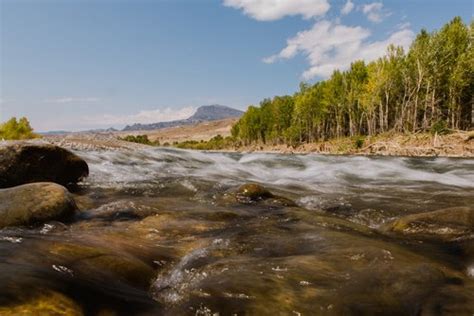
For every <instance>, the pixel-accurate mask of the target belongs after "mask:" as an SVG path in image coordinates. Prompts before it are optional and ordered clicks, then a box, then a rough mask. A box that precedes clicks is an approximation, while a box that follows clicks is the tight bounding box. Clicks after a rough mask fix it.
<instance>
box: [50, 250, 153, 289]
mask: <svg viewBox="0 0 474 316" xmlns="http://www.w3.org/2000/svg"><path fill="white" fill-rule="evenodd" d="M48 251H49V255H50V256H52V257H51V258H53V259H54V260H55V261H57V262H58V264H60V265H63V266H65V267H67V268H68V269H70V270H71V273H72V274H73V275H74V277H75V278H79V279H86V280H87V279H90V280H91V281H95V282H100V283H102V282H107V283H110V284H113V282H123V283H125V284H128V285H130V286H132V287H135V288H139V289H143V290H147V289H148V287H149V285H150V283H151V280H152V279H153V276H154V274H155V272H154V270H153V269H152V268H151V267H150V266H149V265H147V264H146V263H144V262H143V261H141V260H140V259H138V258H135V257H133V256H130V255H127V254H126V253H125V252H123V253H119V252H116V251H114V250H111V249H107V248H103V247H100V246H93V245H82V244H78V243H60V242H58V243H53V244H52V245H51V246H50V247H49V250H48Z"/></svg>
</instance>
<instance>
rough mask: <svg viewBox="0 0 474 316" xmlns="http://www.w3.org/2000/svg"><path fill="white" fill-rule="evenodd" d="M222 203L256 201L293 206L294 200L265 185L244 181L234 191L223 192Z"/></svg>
mask: <svg viewBox="0 0 474 316" xmlns="http://www.w3.org/2000/svg"><path fill="white" fill-rule="evenodd" d="M221 200H222V201H223V202H224V204H228V203H240V204H255V203H258V204H260V205H262V206H267V207H270V208H272V207H277V208H279V207H294V206H297V205H296V203H295V202H293V201H292V200H290V199H287V198H285V197H282V196H278V195H274V194H273V193H271V192H270V191H269V190H268V189H266V188H265V187H263V186H261V185H259V184H255V183H246V184H243V185H241V186H240V187H239V188H238V189H237V190H236V191H234V192H231V193H228V194H225V195H224V196H223V197H222V199H221Z"/></svg>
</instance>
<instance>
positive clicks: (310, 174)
mask: <svg viewBox="0 0 474 316" xmlns="http://www.w3.org/2000/svg"><path fill="white" fill-rule="evenodd" d="M77 153H78V154H79V155H80V156H82V157H84V158H85V160H86V161H87V162H88V164H89V166H90V178H89V180H88V182H89V183H92V184H105V183H135V182H140V181H154V180H157V179H159V178H162V177H183V176H190V177H196V178H200V179H203V180H210V181H220V182H223V183H229V184H231V183H235V182H243V181H256V182H261V183H266V184H273V185H280V186H296V187H303V188H307V189H314V188H321V187H324V186H325V185H327V184H328V183H331V184H332V186H333V187H334V186H346V185H350V184H357V185H359V186H371V185H373V182H376V183H377V184H378V185H390V184H394V183H398V182H401V181H405V182H411V183H417V184H420V183H436V184H441V185H448V186H456V187H462V188H472V187H474V163H473V161H472V160H470V159H448V158H439V159H423V158H420V159H413V158H397V157H390V158H389V157H387V158H371V157H361V156H356V157H349V156H320V155H278V154H266V153H250V154H229V153H208V152H199V151H187V150H178V149H162V148H151V149H137V150H134V151H92V152H91V151H84V152H77ZM414 162H415V163H414Z"/></svg>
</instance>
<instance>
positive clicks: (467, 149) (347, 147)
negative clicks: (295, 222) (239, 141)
mask: <svg viewBox="0 0 474 316" xmlns="http://www.w3.org/2000/svg"><path fill="white" fill-rule="evenodd" d="M225 151H237V152H255V151H260V152H277V153H285V154H288V153H318V154H330V155H364V156H365V155H380V156H413V157H438V156H439V157H465V158H472V157H474V132H472V131H471V132H466V131H457V132H455V133H452V134H448V135H432V134H430V133H419V134H410V135H405V134H394V133H387V134H381V135H377V136H371V137H345V138H339V139H332V140H328V141H323V142H315V143H309V144H303V145H299V146H290V145H283V144H281V145H271V144H258V145H257V144H254V145H249V146H239V147H233V148H229V149H227V150H225Z"/></svg>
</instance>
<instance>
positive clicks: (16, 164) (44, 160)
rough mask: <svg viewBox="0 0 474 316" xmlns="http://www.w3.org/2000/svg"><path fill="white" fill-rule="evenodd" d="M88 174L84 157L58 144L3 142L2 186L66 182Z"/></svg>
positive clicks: (0, 153)
mask: <svg viewBox="0 0 474 316" xmlns="http://www.w3.org/2000/svg"><path fill="white" fill-rule="evenodd" d="M88 174H89V167H88V166H87V163H86V162H85V161H84V160H83V159H82V158H80V157H78V156H77V155H75V154H73V153H72V152H70V151H68V150H66V149H63V148H61V147H58V146H53V145H47V144H33V143H27V142H14V143H9V144H8V145H4V146H0V188H7V187H12V186H16V185H21V184H25V183H31V182H43V181H47V182H55V183H59V184H62V185H67V184H70V183H77V182H78V181H80V180H81V179H82V178H84V177H87V176H88Z"/></svg>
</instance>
